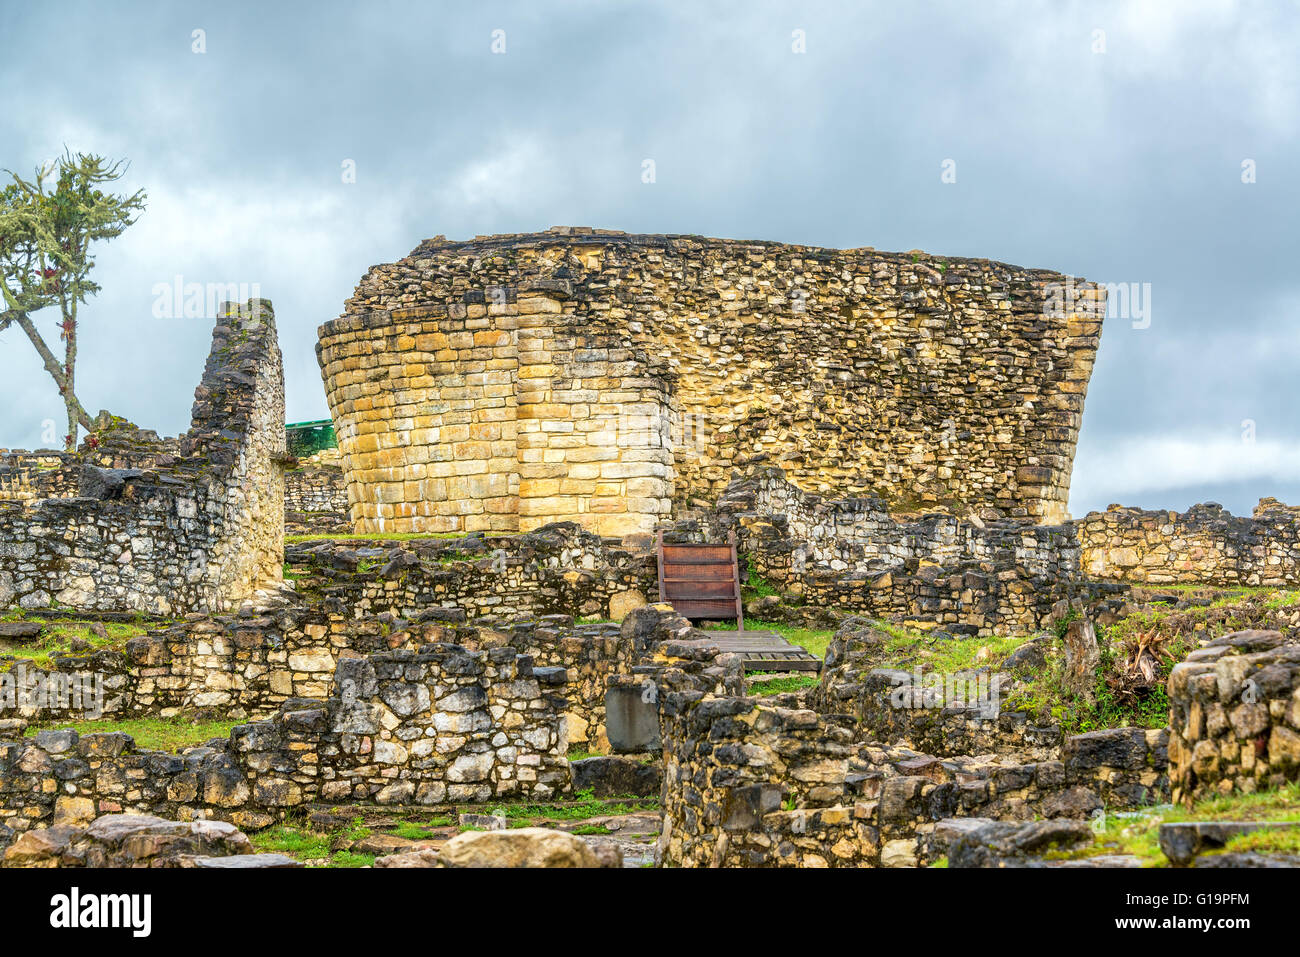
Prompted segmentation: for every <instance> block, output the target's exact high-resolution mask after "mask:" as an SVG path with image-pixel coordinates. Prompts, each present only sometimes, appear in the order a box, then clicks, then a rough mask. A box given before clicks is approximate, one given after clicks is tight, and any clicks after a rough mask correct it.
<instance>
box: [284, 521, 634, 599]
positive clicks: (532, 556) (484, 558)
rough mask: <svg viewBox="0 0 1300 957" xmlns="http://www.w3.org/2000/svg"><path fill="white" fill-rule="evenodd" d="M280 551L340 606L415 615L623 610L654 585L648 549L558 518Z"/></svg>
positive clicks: (316, 591) (311, 588) (304, 585)
mask: <svg viewBox="0 0 1300 957" xmlns="http://www.w3.org/2000/svg"><path fill="white" fill-rule="evenodd" d="M287 556H288V559H289V562H290V565H291V567H292V568H294V569H295V574H299V573H301V574H303V575H304V577H302V578H299V580H298V582H297V586H298V588H299V590H300V591H303V592H304V593H310V594H313V595H315V596H317V597H319V598H321V599H322V600H325V601H328V602H330V603H331V607H333V608H335V609H336V610H338V611H339V612H340V613H347V614H352V615H357V616H361V617H369V616H374V615H378V614H382V613H391V614H394V615H398V616H400V617H403V618H416V617H418V616H419V615H421V614H423V613H424V612H426V611H429V610H431V609H437V608H458V609H461V610H463V611H464V612H465V614H466V615H468V616H469V617H470V618H471V619H474V618H479V617H482V616H496V617H504V618H509V617H517V616H537V615H552V614H560V615H572V616H574V617H583V616H586V617H595V618H622V616H623V612H624V611H625V610H626V609H628V608H632V607H636V606H638V605H642V604H645V602H646V600H647V599H650V598H652V597H653V596H654V595H655V594H656V592H657V589H658V569H657V566H656V563H655V556H654V551H653V549H652V548H650V547H646V546H634V545H628V546H624V545H621V544H617V543H615V542H613V541H610V540H602V539H601V538H600V537H598V536H596V535H593V534H591V533H590V532H587V531H584V530H583V529H582V528H581V527H580V526H578V525H576V524H574V523H561V524H558V525H552V526H548V527H546V528H543V529H539V530H538V531H536V532H533V533H529V534H524V535H476V536H470V537H468V538H458V539H417V540H412V541H398V542H393V541H382V540H377V541H373V542H367V541H365V540H349V541H346V542H306V543H301V544H298V545H292V546H290V547H289V548H288V550H287Z"/></svg>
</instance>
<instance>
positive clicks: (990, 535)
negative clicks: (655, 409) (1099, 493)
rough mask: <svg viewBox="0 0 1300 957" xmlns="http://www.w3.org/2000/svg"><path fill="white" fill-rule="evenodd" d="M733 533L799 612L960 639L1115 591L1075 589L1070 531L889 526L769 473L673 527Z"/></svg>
mask: <svg viewBox="0 0 1300 957" xmlns="http://www.w3.org/2000/svg"><path fill="white" fill-rule="evenodd" d="M733 531H734V532H735V533H736V535H737V541H738V543H739V548H740V551H741V553H742V555H743V558H744V562H745V566H746V570H745V572H742V574H744V573H747V572H748V571H749V570H753V571H754V572H757V574H758V575H760V576H761V577H762V578H763V579H764V580H765V581H767V582H768V583H769V584H771V585H774V586H776V587H777V588H779V589H781V590H782V591H783V592H787V593H790V594H793V595H796V596H798V597H799V598H800V599H801V600H802V601H803V602H804V603H805V604H806V605H814V606H816V605H820V606H822V607H829V608H840V609H846V610H853V611H859V612H863V613H866V614H870V615H874V616H877V617H881V616H889V615H894V614H904V615H908V616H911V617H914V618H917V619H919V620H926V621H933V622H935V623H938V624H941V625H943V626H944V627H945V628H948V629H949V630H952V631H954V632H960V633H969V634H980V635H992V634H1011V633H1016V632H1018V631H1024V630H1032V629H1036V628H1040V627H1043V626H1044V625H1046V624H1047V623H1048V622H1049V621H1050V618H1051V614H1052V606H1053V604H1054V603H1055V602H1056V601H1058V600H1060V599H1061V598H1063V597H1088V598H1091V597H1097V596H1098V595H1100V594H1103V593H1105V592H1107V591H1113V590H1120V589H1121V588H1122V587H1123V586H1120V585H1117V584H1114V583H1107V582H1102V583H1093V582H1089V581H1086V580H1084V579H1083V577H1082V576H1081V575H1080V570H1079V562H1080V558H1079V556H1080V551H1079V546H1078V544H1077V542H1076V539H1075V531H1074V528H1073V526H1072V525H1071V524H1070V523H1066V524H1064V525H1036V524H1034V523H1032V522H1030V521H1027V520H1023V519H1021V520H1017V519H1000V520H992V519H991V520H989V521H983V520H981V519H979V518H978V516H967V517H966V518H960V519H959V518H957V517H955V516H952V515H946V514H927V515H924V516H921V517H920V518H917V519H914V520H902V519H896V518H894V517H892V516H891V515H890V514H889V512H888V511H887V510H886V508H885V507H884V504H883V503H882V502H881V501H880V500H879V499H877V498H860V499H842V500H831V499H825V498H823V497H821V496H819V495H815V494H811V493H807V492H804V491H802V490H801V489H799V488H798V487H796V486H795V485H793V484H792V483H791V482H790V481H789V480H788V479H787V478H786V476H785V475H784V473H783V472H782V470H780V469H778V468H774V467H770V466H756V467H751V468H749V469H746V470H744V471H743V472H741V473H740V474H738V475H737V476H736V477H735V478H734V479H733V480H732V482H731V483H730V484H729V485H728V486H727V491H726V493H725V494H724V495H723V496H722V497H721V498H720V499H719V500H718V503H717V505H716V506H715V507H714V508H712V509H707V510H704V511H702V512H701V513H700V517H699V518H698V519H690V520H683V521H681V522H678V523H675V525H674V527H673V528H672V530H671V534H672V535H675V536H677V537H681V538H684V539H693V540H705V541H724V540H725V539H726V536H727V534H728V533H729V532H733Z"/></svg>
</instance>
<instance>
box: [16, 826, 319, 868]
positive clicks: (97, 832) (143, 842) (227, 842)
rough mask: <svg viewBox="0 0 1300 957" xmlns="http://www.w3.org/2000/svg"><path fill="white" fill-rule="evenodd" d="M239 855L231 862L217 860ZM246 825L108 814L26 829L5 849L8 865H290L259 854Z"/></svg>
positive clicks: (284, 861) (295, 864)
mask: <svg viewBox="0 0 1300 957" xmlns="http://www.w3.org/2000/svg"><path fill="white" fill-rule="evenodd" d="M232 856H233V857H237V858H238V860H235V861H231V862H230V863H229V864H228V865H213V864H211V863H210V861H212V860H216V859H219V858H230V857H232ZM261 856H262V855H255V854H253V853H252V845H251V844H250V843H249V840H248V838H247V837H246V836H245V835H244V833H243V832H242V831H240V830H239V829H238V828H236V827H235V826H234V825H233V824H229V823H227V822H225V821H188V822H186V821H168V820H165V819H163V818H159V817H154V816H152V815H145V814H107V815H104V816H103V817H99V818H96V819H95V820H94V821H93V822H92V823H90V824H89V826H87V827H85V828H81V827H68V826H62V825H56V826H54V827H49V828H37V829H35V830H30V831H26V832H25V833H23V834H22V835H21V836H20V837H19V838H18V839H17V840H16V841H14V843H13V844H12V845H11V846H10V847H9V848H8V850H6V851H5V854H4V859H3V866H4V867H203V866H237V867H285V866H298V865H297V862H294V861H291V860H289V859H286V858H280V856H279V855H268V856H267V857H269V858H270V859H269V860H257V858H260V857H261Z"/></svg>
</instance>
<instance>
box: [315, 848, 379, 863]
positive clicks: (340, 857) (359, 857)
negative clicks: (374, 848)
mask: <svg viewBox="0 0 1300 957" xmlns="http://www.w3.org/2000/svg"><path fill="white" fill-rule="evenodd" d="M374 863H375V855H373V854H357V853H354V852H353V851H337V852H336V853H334V854H331V855H330V862H329V864H328V865H326V866H328V867H370V866H372V865H373V864H374Z"/></svg>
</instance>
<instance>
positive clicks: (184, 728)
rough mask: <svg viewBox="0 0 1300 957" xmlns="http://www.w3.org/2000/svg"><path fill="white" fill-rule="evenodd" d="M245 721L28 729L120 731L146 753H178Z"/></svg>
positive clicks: (117, 722)
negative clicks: (127, 735)
mask: <svg viewBox="0 0 1300 957" xmlns="http://www.w3.org/2000/svg"><path fill="white" fill-rule="evenodd" d="M246 723H247V722H244V721H195V720H193V719H192V718H188V717H185V716H183V715H182V716H178V717H174V718H124V719H107V718H105V719H101V720H96V721H56V722H48V723H45V724H41V725H37V726H33V727H29V728H27V730H26V731H25V732H24V734H25V735H26V736H28V737H31V736H32V735H34V734H35V733H36V732H37V731H48V730H62V729H64V728H71V729H72V730H73V731H76V732H77V733H78V734H105V733H111V732H114V731H121V732H122V733H124V734H129V735H130V736H131V737H133V738H135V743H136V747H138V748H141V749H143V750H147V751H179V750H181V749H183V748H192V747H194V746H196V745H200V744H202V743H203V742H205V741H207V740H209V739H210V738H228V737H230V730H231V729H232V728H234V727H235V726H236V725H239V724H246Z"/></svg>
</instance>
